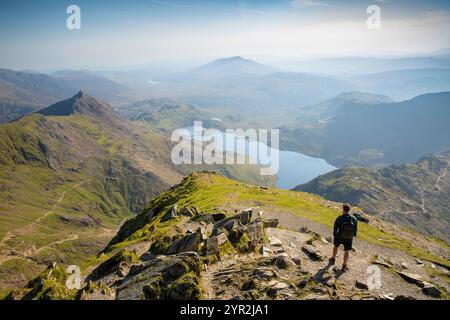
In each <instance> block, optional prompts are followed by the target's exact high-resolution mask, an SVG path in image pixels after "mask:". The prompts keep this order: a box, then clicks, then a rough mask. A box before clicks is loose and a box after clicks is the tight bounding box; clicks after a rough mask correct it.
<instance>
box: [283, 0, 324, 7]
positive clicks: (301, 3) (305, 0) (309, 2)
mask: <svg viewBox="0 0 450 320" xmlns="http://www.w3.org/2000/svg"><path fill="white" fill-rule="evenodd" d="M291 6H292V7H293V8H294V9H305V8H310V7H331V5H330V4H328V3H326V2H323V1H317V0H292V1H291Z"/></svg>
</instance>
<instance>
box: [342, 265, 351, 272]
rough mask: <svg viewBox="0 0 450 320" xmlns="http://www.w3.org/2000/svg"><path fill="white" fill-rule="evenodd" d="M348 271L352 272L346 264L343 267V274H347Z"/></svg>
mask: <svg viewBox="0 0 450 320" xmlns="http://www.w3.org/2000/svg"><path fill="white" fill-rule="evenodd" d="M348 270H350V268H349V267H348V266H347V265H346V264H344V265H343V266H342V272H345V271H348Z"/></svg>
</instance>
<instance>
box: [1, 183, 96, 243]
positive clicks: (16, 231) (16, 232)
mask: <svg viewBox="0 0 450 320" xmlns="http://www.w3.org/2000/svg"><path fill="white" fill-rule="evenodd" d="M87 181H88V180H83V181H81V182H79V183H78V184H76V185H74V186H73V187H71V188H70V189H69V190H66V191H64V192H63V193H61V196H60V197H59V198H58V200H57V201H56V203H55V204H54V205H53V207H52V208H51V209H50V210H49V211H47V212H46V213H45V214H44V215H42V216H40V217H39V218H37V219H36V220H34V221H33V222H31V223H29V224H27V225H25V226H22V227H20V228H17V229H14V230H11V231H8V232H7V233H6V235H5V237H3V239H2V240H1V241H0V244H4V243H5V242H6V241H8V240H10V239H11V238H12V237H14V236H16V235H19V234H20V232H21V231H24V230H26V229H27V228H29V227H32V226H33V225H36V224H39V223H40V222H41V221H42V220H43V219H45V218H47V217H48V216H49V215H51V214H53V212H54V211H55V210H56V208H58V206H59V204H60V203H61V201H63V200H64V198H65V196H66V195H67V193H68V192H70V191H72V190H75V189H77V188H79V187H81V186H82V185H83V184H85V183H86V182H87Z"/></svg>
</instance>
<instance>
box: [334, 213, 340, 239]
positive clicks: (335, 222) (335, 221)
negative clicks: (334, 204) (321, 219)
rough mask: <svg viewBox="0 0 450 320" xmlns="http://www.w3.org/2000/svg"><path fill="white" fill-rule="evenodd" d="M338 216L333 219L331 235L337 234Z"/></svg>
mask: <svg viewBox="0 0 450 320" xmlns="http://www.w3.org/2000/svg"><path fill="white" fill-rule="evenodd" d="M338 221H339V217H338V218H336V220H334V227H333V236H336V235H337V232H338V229H339V223H338Z"/></svg>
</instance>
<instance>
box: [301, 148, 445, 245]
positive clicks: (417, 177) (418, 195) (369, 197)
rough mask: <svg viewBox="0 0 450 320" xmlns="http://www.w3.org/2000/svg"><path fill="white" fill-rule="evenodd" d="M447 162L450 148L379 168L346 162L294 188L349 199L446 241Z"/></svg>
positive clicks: (327, 196) (328, 196)
mask: <svg viewBox="0 0 450 320" xmlns="http://www.w3.org/2000/svg"><path fill="white" fill-rule="evenodd" d="M449 163H450V153H446V154H442V155H439V156H427V157H424V158H423V159H421V160H420V161H419V162H417V163H415V164H404V165H397V166H389V167H385V168H382V169H378V170H371V169H366V168H360V167H345V168H342V169H339V170H336V171H333V172H330V173H328V174H325V175H323V176H320V177H318V178H316V179H314V180H312V181H311V182H309V183H306V184H304V185H301V186H298V187H297V188H296V190H298V191H306V192H311V193H314V194H318V195H320V196H322V197H324V198H326V199H329V200H332V201H346V202H350V203H352V204H353V205H357V206H360V207H363V208H364V209H365V210H366V211H367V212H369V213H371V214H374V215H380V216H381V217H383V218H384V219H388V220H390V221H393V222H395V223H396V224H401V225H404V226H407V227H410V228H414V229H417V230H419V231H421V232H425V233H427V234H434V235H436V236H438V237H440V238H443V239H446V240H448V225H449V223H450V220H449V219H450V217H449V216H448V212H449V209H448V208H449V206H450V202H449V201H450V200H449V196H448V195H449V192H450V189H449V185H448V164H449ZM422 200H423V202H422ZM423 208H425V210H426V212H423ZM405 213H406V214H405Z"/></svg>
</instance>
